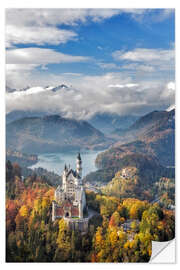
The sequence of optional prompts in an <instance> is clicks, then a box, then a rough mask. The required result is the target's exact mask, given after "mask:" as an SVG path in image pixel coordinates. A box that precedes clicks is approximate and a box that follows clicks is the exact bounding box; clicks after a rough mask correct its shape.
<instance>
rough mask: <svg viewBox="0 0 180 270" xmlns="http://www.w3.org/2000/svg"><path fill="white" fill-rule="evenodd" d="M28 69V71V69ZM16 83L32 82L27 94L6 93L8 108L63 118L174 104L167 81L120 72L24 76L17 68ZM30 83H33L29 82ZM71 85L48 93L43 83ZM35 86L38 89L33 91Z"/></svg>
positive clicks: (140, 111) (131, 112)
mask: <svg viewBox="0 0 180 270" xmlns="http://www.w3.org/2000/svg"><path fill="white" fill-rule="evenodd" d="M27 72H30V71H27ZM19 74H20V75H19V77H17V76H16V78H18V80H19V82H20V83H22V81H23V83H24V82H25V81H26V85H27V84H29V82H31V85H33V86H37V85H39V86H41V87H39V88H33V89H31V91H30V92H27V93H28V95H25V94H20V95H19V96H18V95H17V94H14V95H13V94H11V93H9V94H7V100H6V105H7V111H12V110H41V111H46V112H49V113H62V114H64V115H65V116H66V117H75V118H78V119H88V118H89V117H90V116H92V115H93V114H95V113H97V112H111V113H118V114H121V115H126V114H144V113H147V112H150V111H152V110H161V109H165V108H167V107H168V106H169V105H171V104H173V103H174V95H175V93H174V91H172V90H169V89H168V87H169V85H168V83H164V82H161V81H157V82H156V81H154V82H152V81H146V82H144V81H138V83H137V82H135V81H133V79H132V78H131V77H127V76H126V75H125V74H122V73H121V72H114V73H106V74H104V75H97V76H90V75H89V76H84V75H83V74H78V76H71V75H70V74H69V76H66V75H64V74H60V75H54V74H49V76H45V75H44V76H42V74H41V75H40V74H39V73H34V74H32V73H31V77H28V79H27V77H25V79H24V73H22V72H21V71H19ZM32 82H33V83H32ZM62 83H64V84H66V85H72V87H70V88H69V89H61V90H59V91H57V92H51V91H49V90H50V88H49V90H47V89H46V91H43V90H42V86H45V85H50V86H56V85H58V84H62ZM11 86H12V87H13V85H11ZM36 89H38V91H36Z"/></svg>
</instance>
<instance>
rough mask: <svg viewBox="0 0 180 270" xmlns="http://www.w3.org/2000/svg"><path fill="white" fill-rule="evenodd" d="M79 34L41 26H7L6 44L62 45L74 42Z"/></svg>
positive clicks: (8, 45)
mask: <svg viewBox="0 0 180 270" xmlns="http://www.w3.org/2000/svg"><path fill="white" fill-rule="evenodd" d="M76 37H77V34H76V33H75V32H73V31H70V30H63V29H58V28H56V27H49V26H48V27H39V26H31V27H30V26H29V27H27V26H20V27H19V26H16V25H7V26H6V44H7V47H11V46H12V44H13V45H16V44H33V43H34V44H38V45H44V44H54V45H57V44H60V43H66V42H67V41H69V40H74V39H75V38H76Z"/></svg>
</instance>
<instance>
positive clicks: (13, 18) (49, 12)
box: [6, 8, 174, 48]
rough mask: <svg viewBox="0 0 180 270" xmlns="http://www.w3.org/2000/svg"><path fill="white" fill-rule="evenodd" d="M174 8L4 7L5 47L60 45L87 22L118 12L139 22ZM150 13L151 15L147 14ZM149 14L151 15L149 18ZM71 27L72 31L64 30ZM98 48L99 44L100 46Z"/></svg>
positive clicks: (163, 15)
mask: <svg viewBox="0 0 180 270" xmlns="http://www.w3.org/2000/svg"><path fill="white" fill-rule="evenodd" d="M173 12H174V10H173V9H159V10H158V11H157V10H155V11H154V10H153V9H109V8H108V9H68V8H66V9H58V8H56V9H43V8H41V9H38V8H37V9H16V8H13V9H11V8H9V9H6V43H7V47H13V46H14V45H16V44H32V43H36V44H39V45H44V44H55V45H56V44H60V43H66V42H68V41H69V40H77V39H78V34H77V33H76V32H75V26H76V25H78V24H87V23H90V22H95V23H100V22H101V21H103V20H106V19H109V18H111V17H113V16H117V15H120V14H123V13H125V14H128V15H129V16H130V17H131V18H132V19H135V20H136V21H138V22H142V21H144V20H145V19H146V18H148V22H154V21H155V22H156V21H163V20H165V19H167V18H168V17H169V16H170V15H171V14H172V13H173ZM150 16H151V17H150ZM149 17H150V18H149ZM67 25H68V26H70V27H72V28H73V30H72V29H71V30H67V29H64V26H67ZM99 48H100V46H99Z"/></svg>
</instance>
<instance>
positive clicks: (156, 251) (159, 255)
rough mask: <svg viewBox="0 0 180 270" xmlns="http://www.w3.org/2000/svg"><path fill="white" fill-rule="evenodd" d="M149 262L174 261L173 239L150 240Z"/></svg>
mask: <svg viewBox="0 0 180 270" xmlns="http://www.w3.org/2000/svg"><path fill="white" fill-rule="evenodd" d="M149 262H150V263H175V262H176V256H175V239H173V240H171V241H166V242H157V241H152V255H151V259H150V261H149Z"/></svg>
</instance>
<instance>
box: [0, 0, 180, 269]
mask: <svg viewBox="0 0 180 270" xmlns="http://www.w3.org/2000/svg"><path fill="white" fill-rule="evenodd" d="M178 2H179V1H176V0H171V1H166V0H151V1H145V0H136V1H130V0H126V1H123V2H122V1H117V0H111V1H106V2H105V1H101V2H100V1H97V0H91V1H83V0H74V1H73V0H66V1H59V0H51V1H45V0H24V1H23V0H15V1H13V0H11V1H10V0H6V1H1V4H0V37H1V39H0V61H1V62H0V74H1V79H0V89H1V90H0V132H1V133H0V134H1V137H0V149H1V159H0V176H1V177H0V183H1V185H0V192H1V194H0V211H1V212H0V242H1V243H0V261H1V263H2V264H1V266H2V267H1V269H6V268H7V269H8V268H13V269H14V268H15V269H16V268H17V269H21V268H26V269H31V268H32V267H33V268H40V267H43V268H44V269H49V267H51V265H49V263H46V264H45V263H33V264H32V263H26V264H24V263H21V264H19V263H8V264H7V263H4V262H5V207H4V206H5V194H4V190H5V166H4V164H5V144H4V142H5V128H4V127H5V95H4V92H5V91H4V89H5V68H4V66H5V53H4V19H5V18H4V15H5V8H90V7H91V8H176V59H177V60H178V59H180V58H179V55H178V48H179V46H180V43H179V35H178V31H177V29H179V28H178V26H179V20H180V14H179V13H180V12H179V7H178ZM179 31H180V30H179ZM177 71H179V61H177V63H176V74H177V76H176V89H177V90H176V116H177V118H176V149H180V145H179V144H180V143H179V141H178V138H180V136H179V124H178V122H177V119H179V109H178V103H179V91H180V90H179V89H178V85H179V84H178V78H179V77H180V74H179V73H178V72H177ZM176 158H177V159H176V164H177V165H178V161H179V157H178V152H177V153H176ZM177 167H178V166H177ZM178 178H179V169H178V168H177V170H176V207H178V205H179V200H178V195H177V194H178V189H179V187H178V186H179V183H178V182H179V181H180V179H178ZM178 212H179V209H178V211H176V228H178V227H179V226H178V225H179V214H178ZM179 230H180V229H179ZM176 239H177V241H176V242H177V243H176V249H178V243H179V233H178V231H177V230H176ZM176 254H178V251H176ZM176 259H177V264H171V265H168V264H163V265H152V264H148V263H146V264H141V263H138V264H130V263H129V264H120V263H119V264H116V263H111V264H106V263H103V264H88V263H86V264H71V263H66V264H59V263H54V264H53V265H52V267H54V268H57V269H64V268H66V269H69V268H76V269H77V268H78V269H82V268H84V267H87V268H92V267H93V268H96V267H98V269H103V270H105V269H109V268H111V267H112V268H123V269H131V268H132V267H133V268H134V267H135V268H136V267H137V268H139V269H141V268H144V267H153V268H154V269H155V268H156V267H157V269H159V268H161V267H163V269H164V270H165V269H169V268H170V267H171V268H177V267H178V264H179V261H178V257H177V256H176Z"/></svg>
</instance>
